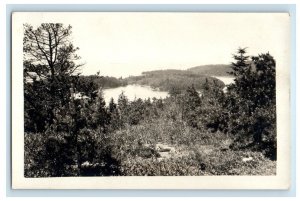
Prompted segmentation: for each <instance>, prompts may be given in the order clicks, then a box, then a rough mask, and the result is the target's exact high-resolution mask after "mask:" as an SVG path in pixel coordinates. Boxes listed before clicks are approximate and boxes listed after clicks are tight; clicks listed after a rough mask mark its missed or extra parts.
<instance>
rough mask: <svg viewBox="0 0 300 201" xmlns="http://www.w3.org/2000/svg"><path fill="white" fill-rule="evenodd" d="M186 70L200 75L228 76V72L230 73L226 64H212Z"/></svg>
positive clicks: (229, 68) (230, 69)
mask: <svg viewBox="0 0 300 201" xmlns="http://www.w3.org/2000/svg"><path fill="white" fill-rule="evenodd" d="M187 70H188V71H192V72H194V73H197V74H201V75H209V76H228V72H231V71H232V68H231V66H230V65H226V64H214V65H202V66H196V67H192V68H188V69H187Z"/></svg>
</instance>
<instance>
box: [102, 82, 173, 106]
mask: <svg viewBox="0 0 300 201" xmlns="http://www.w3.org/2000/svg"><path fill="white" fill-rule="evenodd" d="M122 91H123V92H124V94H125V96H126V97H127V98H128V99H129V100H130V101H133V100H134V99H135V98H136V99H138V98H141V99H143V100H144V99H148V98H151V99H152V98H153V97H155V98H165V97H167V96H168V92H165V91H156V90H154V89H152V88H151V87H149V86H141V85H127V86H124V87H117V88H112V89H104V90H103V93H104V99H105V102H106V103H109V101H110V99H111V98H113V99H114V102H115V103H117V102H118V98H119V95H120V94H121V93H122Z"/></svg>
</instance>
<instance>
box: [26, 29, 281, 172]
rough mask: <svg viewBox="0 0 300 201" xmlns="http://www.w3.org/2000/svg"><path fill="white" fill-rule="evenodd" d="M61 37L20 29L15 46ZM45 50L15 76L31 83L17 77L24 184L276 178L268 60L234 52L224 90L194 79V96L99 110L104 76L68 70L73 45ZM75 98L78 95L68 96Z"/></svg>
mask: <svg viewBox="0 0 300 201" xmlns="http://www.w3.org/2000/svg"><path fill="white" fill-rule="evenodd" d="M58 33H61V34H58ZM70 33H71V27H67V28H65V27H63V26H62V25H61V24H43V25H42V26H41V27H39V28H38V29H37V30H34V29H33V28H32V27H31V26H25V37H24V47H27V46H26V42H27V41H28V40H33V41H34V40H35V39H34V38H35V37H32V36H37V37H43V36H44V34H46V35H48V36H50V38H51V37H53V40H51V41H59V40H57V38H56V37H59V36H60V37H63V36H64V37H67V36H69V34H70ZM36 42H37V43H38V42H39V41H36ZM48 45H50V48H51V46H53V43H50V44H48ZM53 47H54V50H53V51H51V52H52V53H53V52H56V53H55V55H56V54H57V56H55V55H54V57H53V55H52V56H51V57H49V58H48V57H46V56H47V55H48V53H50V52H48V53H47V54H41V55H40V56H38V58H39V60H36V59H34V58H32V57H25V59H24V72H25V76H30V73H29V72H36V73H37V74H38V75H39V76H40V77H41V79H33V81H32V82H26V79H24V81H25V82H24V93H25V94H24V95H25V97H24V101H25V108H24V109H25V111H24V112H25V125H24V126H25V136H24V137H25V164H24V169H25V177H49V176H52V177H57V176H103V175H106V176H119V175H124V176H131V175H135V176H139V175H148V176H155V175H160V176H162V175H163V176H171V175H172V176H174V175H178V176H179V175H274V174H276V141H277V140H276V102H275V66H276V65H275V60H274V59H273V57H272V56H271V55H269V54H268V53H267V54H261V55H258V56H256V57H251V58H249V57H248V56H247V55H246V51H245V49H239V50H238V52H237V54H236V55H235V56H234V62H233V63H232V65H231V68H232V76H234V77H235V83H234V84H231V85H230V86H229V87H228V92H227V93H224V92H223V90H222V88H223V86H222V85H220V83H219V82H217V81H216V80H215V79H206V78H207V77H203V78H204V81H203V82H202V83H201V86H199V87H200V88H201V89H202V93H201V96H200V95H199V93H198V92H197V89H196V87H195V86H194V85H193V84H191V85H190V86H187V87H186V88H184V89H182V90H177V89H174V88H171V89H170V93H169V97H167V98H166V99H155V98H153V99H146V100H142V99H136V100H134V101H129V100H128V99H127V97H126V96H125V95H124V94H123V93H122V94H120V96H119V98H118V100H113V99H112V100H111V101H110V103H109V104H108V106H106V104H105V101H104V99H103V94H102V91H101V89H98V88H99V85H102V84H103V83H104V81H103V82H102V81H101V79H105V78H103V77H101V76H100V75H95V76H93V77H92V78H91V79H86V77H85V78H84V79H82V77H80V76H78V75H74V73H70V69H74V68H75V67H76V65H75V62H74V60H73V59H72V58H75V57H74V54H75V51H76V48H74V47H73V46H71V44H66V43H63V44H58V43H57V44H56V45H55V46H53ZM56 47H58V48H57V50H55V49H56ZM48 49H49V46H48V47H46V48H45V49H43V48H42V49H41V47H40V46H28V49H25V50H24V52H25V53H30V52H31V51H32V52H34V53H42V52H43V51H44V52H47V51H48ZM45 55H46V56H45ZM65 55H67V57H66V58H65V57H64V56H65ZM55 57H57V58H61V59H60V60H54V59H53V58H55ZM28 58H30V59H28ZM45 61H46V62H45ZM61 68H63V69H61ZM41 69H43V70H41ZM66 69H69V70H66ZM153 73H154V74H155V73H156V74H155V75H157V76H158V75H159V74H164V73H160V72H153ZM171 74H172V76H175V77H176V76H178V77H179V79H180V77H181V76H182V75H181V74H182V72H179V73H177V71H174V72H172V73H171ZM183 74H185V75H186V72H184V73H183ZM147 76H149V77H151V74H150V75H146V77H147ZM164 76H166V75H164ZM172 76H171V77H172ZM190 76H191V77H192V78H193V74H191V75H190ZM153 77H155V76H153ZM167 77H168V76H166V79H167ZM186 77H188V76H186ZM153 79H154V78H153ZM160 79H162V78H160ZM195 79H198V77H196V78H195ZM101 87H103V86H101ZM101 87H100V88H101ZM77 91H80V92H82V93H84V94H86V96H87V97H88V98H86V99H75V98H74V96H73V95H74V94H75V93H76V92H77ZM95 91H96V92H95Z"/></svg>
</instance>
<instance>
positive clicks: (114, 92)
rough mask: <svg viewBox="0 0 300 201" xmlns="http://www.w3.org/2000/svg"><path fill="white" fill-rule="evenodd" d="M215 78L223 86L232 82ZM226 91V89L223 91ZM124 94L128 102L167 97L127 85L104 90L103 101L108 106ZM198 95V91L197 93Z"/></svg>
mask: <svg viewBox="0 0 300 201" xmlns="http://www.w3.org/2000/svg"><path fill="white" fill-rule="evenodd" d="M214 77H215V78H217V79H219V80H221V81H223V82H224V84H225V85H228V84H231V83H233V82H234V78H233V77H226V76H214ZM223 90H224V91H226V87H225V88H224V89H223ZM122 92H124V94H125V96H127V98H128V99H129V100H130V101H133V100H134V99H138V98H141V99H142V100H144V99H148V98H151V99H152V98H154V97H155V98H166V97H167V96H168V92H166V91H158V90H154V89H153V88H151V87H150V86H141V85H127V86H124V87H117V88H110V89H104V90H103V94H104V99H105V102H106V103H107V104H108V103H109V102H110V99H111V98H113V99H114V102H115V103H117V102H118V98H119V95H120V94H121V93H122ZM198 92H199V93H200V91H198Z"/></svg>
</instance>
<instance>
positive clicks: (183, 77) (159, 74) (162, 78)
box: [126, 69, 224, 91]
mask: <svg viewBox="0 0 300 201" xmlns="http://www.w3.org/2000/svg"><path fill="white" fill-rule="evenodd" d="M126 79H127V83H128V84H140V85H148V86H151V87H152V88H156V89H159V90H161V91H170V90H172V89H177V90H185V89H187V87H189V86H192V85H194V87H195V88H196V89H197V90H201V89H202V88H203V84H204V83H205V82H206V81H207V82H209V83H213V82H215V83H216V84H217V85H218V86H220V87H224V83H223V82H222V81H220V80H218V79H216V78H213V77H210V76H207V75H201V74H198V73H194V72H193V71H187V70H174V69H168V70H155V71H147V72H143V73H142V75H141V76H132V77H129V78H126Z"/></svg>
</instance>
